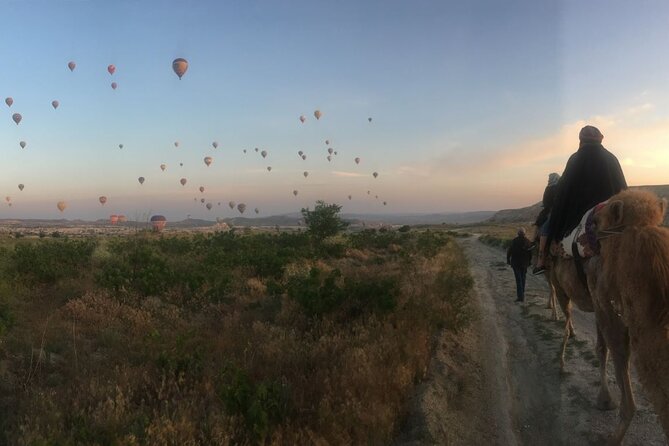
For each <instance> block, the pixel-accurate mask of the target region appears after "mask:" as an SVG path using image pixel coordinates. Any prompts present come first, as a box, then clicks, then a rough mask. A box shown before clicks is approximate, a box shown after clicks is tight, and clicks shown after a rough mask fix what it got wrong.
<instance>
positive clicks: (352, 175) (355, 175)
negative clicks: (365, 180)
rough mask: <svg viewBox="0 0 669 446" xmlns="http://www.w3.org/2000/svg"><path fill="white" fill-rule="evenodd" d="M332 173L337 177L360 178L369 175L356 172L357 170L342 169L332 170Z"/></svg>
mask: <svg viewBox="0 0 669 446" xmlns="http://www.w3.org/2000/svg"><path fill="white" fill-rule="evenodd" d="M330 173H331V174H332V175H334V176H336V177H346V178H360V177H366V176H367V175H363V174H361V173H356V172H342V171H340V170H333V171H332V172H330Z"/></svg>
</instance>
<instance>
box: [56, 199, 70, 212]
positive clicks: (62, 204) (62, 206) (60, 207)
mask: <svg viewBox="0 0 669 446" xmlns="http://www.w3.org/2000/svg"><path fill="white" fill-rule="evenodd" d="M56 207H57V208H58V210H59V211H60V212H63V211H64V210H65V208H66V207H67V203H65V202H64V201H59V202H58V203H56Z"/></svg>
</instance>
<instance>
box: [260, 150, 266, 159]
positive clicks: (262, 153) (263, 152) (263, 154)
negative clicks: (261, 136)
mask: <svg viewBox="0 0 669 446" xmlns="http://www.w3.org/2000/svg"><path fill="white" fill-rule="evenodd" d="M260 155H261V156H262V157H263V158H267V150H263V151H262V152H260Z"/></svg>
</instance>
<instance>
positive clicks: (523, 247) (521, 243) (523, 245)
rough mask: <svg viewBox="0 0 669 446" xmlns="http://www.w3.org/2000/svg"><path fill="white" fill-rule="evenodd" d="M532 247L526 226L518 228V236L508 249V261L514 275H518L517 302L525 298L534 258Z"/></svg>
mask: <svg viewBox="0 0 669 446" xmlns="http://www.w3.org/2000/svg"><path fill="white" fill-rule="evenodd" d="M531 249H532V248H531V243H530V240H529V239H528V238H527V237H526V236H525V228H518V237H516V238H514V239H513V240H512V241H511V245H510V246H509V249H508V250H507V251H506V263H507V264H508V265H511V268H513V275H514V276H515V277H516V295H517V299H516V302H523V301H524V300H525V278H526V277H527V268H528V267H529V266H530V262H531V260H532V253H531V252H530V250H531Z"/></svg>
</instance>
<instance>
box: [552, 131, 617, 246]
mask: <svg viewBox="0 0 669 446" xmlns="http://www.w3.org/2000/svg"><path fill="white" fill-rule="evenodd" d="M578 136H579V140H580V144H579V148H578V150H577V151H576V153H574V154H573V155H572V156H571V157H570V158H569V161H568V162H567V166H566V167H565V169H564V173H563V174H562V177H561V178H560V182H559V183H558V188H557V192H556V196H555V202H554V203H553V209H552V211H551V215H550V218H549V220H548V239H547V243H548V245H547V246H550V243H551V241H559V240H562V239H563V238H564V237H565V236H566V235H568V234H569V233H570V232H571V231H573V230H574V228H576V226H578V224H579V222H580V221H581V218H582V217H583V215H584V214H585V212H586V211H587V210H589V209H590V208H592V207H593V206H595V205H597V204H599V203H601V202H604V201H606V200H608V199H609V198H611V197H612V196H613V195H615V194H617V193H618V192H620V191H622V190H624V189H627V182H626V181H625V175H624V174H623V170H622V168H621V167H620V163H619V162H618V159H617V158H616V157H615V155H613V154H612V153H611V152H609V151H608V150H606V149H605V148H604V146H602V140H603V139H604V135H602V132H600V131H599V129H597V128H596V127H593V126H591V125H586V126H585V127H583V128H582V129H581V132H580V133H579V135H578Z"/></svg>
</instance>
